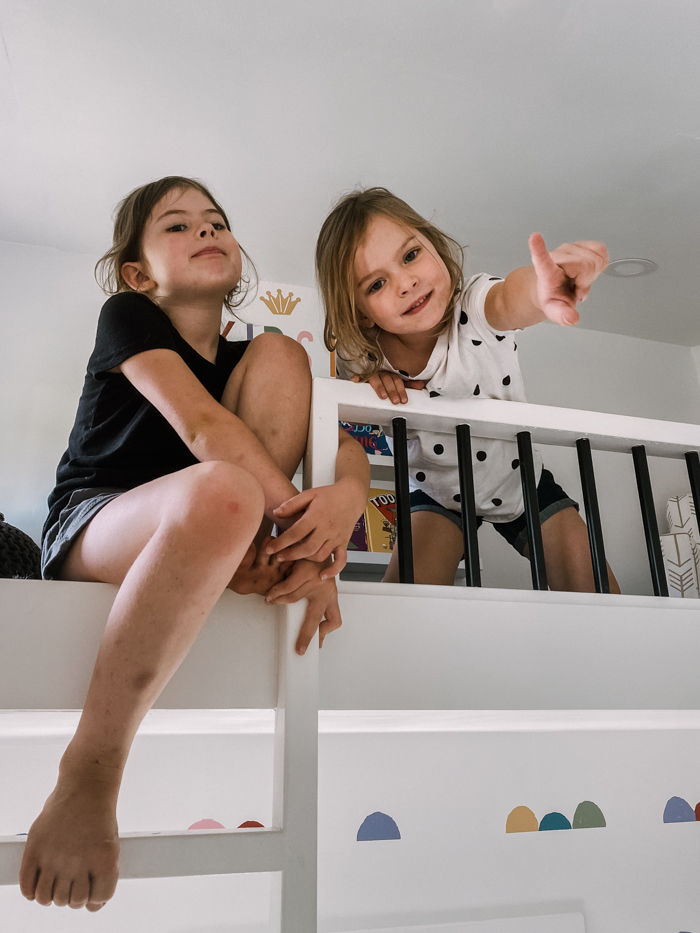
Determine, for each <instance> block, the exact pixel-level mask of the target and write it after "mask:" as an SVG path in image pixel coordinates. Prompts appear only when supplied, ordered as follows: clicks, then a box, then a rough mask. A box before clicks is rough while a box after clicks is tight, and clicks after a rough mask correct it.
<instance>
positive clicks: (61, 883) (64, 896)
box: [53, 875, 72, 907]
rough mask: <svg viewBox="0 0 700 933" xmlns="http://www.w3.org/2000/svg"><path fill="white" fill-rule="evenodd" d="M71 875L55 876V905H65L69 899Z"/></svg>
mask: <svg viewBox="0 0 700 933" xmlns="http://www.w3.org/2000/svg"><path fill="white" fill-rule="evenodd" d="M71 881H72V879H71V877H70V876H69V875H67V876H65V877H63V878H62V877H60V876H59V877H57V878H56V880H55V881H54V885H53V902H54V904H55V905H56V907H65V906H66V905H67V904H68V902H69V901H70V892H71Z"/></svg>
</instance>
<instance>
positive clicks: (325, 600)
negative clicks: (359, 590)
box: [265, 560, 343, 654]
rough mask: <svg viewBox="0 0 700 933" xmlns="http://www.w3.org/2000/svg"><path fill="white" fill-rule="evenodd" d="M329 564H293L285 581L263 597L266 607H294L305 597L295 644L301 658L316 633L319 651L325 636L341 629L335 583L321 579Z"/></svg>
mask: <svg viewBox="0 0 700 933" xmlns="http://www.w3.org/2000/svg"><path fill="white" fill-rule="evenodd" d="M329 564H330V561H323V562H321V563H314V562H313V561H310V560H298V561H296V563H295V564H294V566H293V567H292V570H291V573H290V574H289V575H288V577H287V578H286V580H284V581H282V582H281V583H278V584H276V586H273V587H272V589H271V590H270V592H269V593H268V594H267V596H266V597H265V602H266V603H268V604H270V605H274V604H275V603H295V602H297V600H299V599H303V598H304V597H305V596H306V597H307V598H308V600H309V605H308V606H307V609H306V615H305V616H304V621H303V623H302V626H301V629H300V630H299V637H298V638H297V643H296V651H297V654H304V652H305V651H306V649H307V648H308V647H309V644H310V643H311V639H312V638H313V637H314V635H315V634H316V631H317V630H318V635H319V645H320V647H323V639H324V638H325V637H326V635H327V634H328V633H329V632H334V631H335V630H336V629H337V628H340V626H341V625H342V622H343V620H342V619H341V617H340V608H339V607H338V591H337V589H336V585H335V580H334V579H333V578H331V579H326V580H324V579H323V577H322V573H323V572H324V570H327V569H328V568H329Z"/></svg>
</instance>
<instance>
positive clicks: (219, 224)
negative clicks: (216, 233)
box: [212, 220, 226, 230]
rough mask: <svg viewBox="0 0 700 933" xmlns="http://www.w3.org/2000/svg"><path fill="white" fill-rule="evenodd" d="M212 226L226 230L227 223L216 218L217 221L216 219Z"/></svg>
mask: <svg viewBox="0 0 700 933" xmlns="http://www.w3.org/2000/svg"><path fill="white" fill-rule="evenodd" d="M212 227H213V228H214V229H215V230H225V229H226V224H223V223H221V221H220V220H216V221H214V223H213V224H212Z"/></svg>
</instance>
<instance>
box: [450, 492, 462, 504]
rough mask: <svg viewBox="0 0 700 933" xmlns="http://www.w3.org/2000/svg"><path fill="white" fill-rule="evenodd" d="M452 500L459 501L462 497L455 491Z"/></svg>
mask: <svg viewBox="0 0 700 933" xmlns="http://www.w3.org/2000/svg"><path fill="white" fill-rule="evenodd" d="M452 501H453V502H461V501H462V497H461V496H460V494H459V493H457V495H456V496H452Z"/></svg>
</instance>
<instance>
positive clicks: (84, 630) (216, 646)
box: [0, 580, 318, 933]
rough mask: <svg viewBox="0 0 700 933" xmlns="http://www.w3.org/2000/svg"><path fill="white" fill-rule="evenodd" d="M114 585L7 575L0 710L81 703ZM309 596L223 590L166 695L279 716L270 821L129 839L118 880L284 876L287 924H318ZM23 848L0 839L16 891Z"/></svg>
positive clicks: (7, 878)
mask: <svg viewBox="0 0 700 933" xmlns="http://www.w3.org/2000/svg"><path fill="white" fill-rule="evenodd" d="M115 593H116V587H112V586H108V585H106V584H94V583H62V582H48V581H30V580H0V606H1V607H2V617H1V618H0V644H2V645H3V651H2V653H0V707H2V708H5V709H42V708H43V709H65V708H79V707H80V706H82V702H83V698H84V696H85V693H86V690H87V685H88V682H89V678H90V674H91V671H92V665H93V662H94V657H95V654H96V651H97V646H98V644H99V639H100V635H101V632H102V630H103V628H104V624H105V622H106V619H107V615H108V613H109V609H110V607H111V605H112V601H113V599H114V595H115ZM305 608H306V601H305V600H304V601H301V602H299V603H296V604H294V605H292V606H276V607H269V606H266V605H265V603H264V602H263V600H262V599H260V598H259V597H240V596H236V595H235V594H233V593H231V592H229V591H227V592H226V593H224V595H223V596H222V597H221V599H220V600H219V602H218V604H217V606H216V607H215V608H214V610H213V612H212V613H211V616H210V617H209V619H208V621H207V622H206V623H205V626H204V628H203V630H202V633H201V634H200V636H199V639H198V641H197V643H196V644H195V646H194V648H193V649H192V651H191V652H190V654H189V656H188V657H187V658H186V659H185V661H184V662H183V664H182V666H181V667H180V669H179V670H178V671H177V673H176V674H175V675H174V677H173V680H172V681H171V682H170V684H169V685H168V687H167V688H166V690H165V691H164V692H163V694H162V695H161V697H160V701H159V705H161V706H165V707H170V708H177V707H182V708H197V707H207V706H209V707H212V708H244V709H251V708H256V707H257V708H263V709H269V708H274V709H276V718H275V756H274V761H275V764H274V768H275V773H274V781H273V825H272V827H269V828H264V829H235V830H190V831H187V832H163V833H128V834H125V835H124V836H123V837H122V840H121V856H120V876H121V877H122V878H156V877H161V878H162V877H173V876H183V875H187V876H189V875H203V874H226V873H232V872H261V871H264V872H279V873H280V877H279V888H280V892H279V893H280V897H279V898H278V905H277V908H276V909H277V911H278V920H279V927H280V929H281V930H284V931H285V933H309V931H312V930H315V929H316V846H317V840H316V835H317V832H316V829H317V783H318V765H317V761H318V757H317V755H318V647H317V642H315V641H314V642H313V643H312V645H311V646H310V647H309V649H308V650H307V652H306V654H305V655H304V657H299V656H298V655H297V654H296V652H295V651H294V645H295V643H296V639H297V636H298V632H299V628H300V625H301V622H302V620H303V616H304V611H305ZM24 845H25V841H24V839H22V838H17V837H0V884H16V883H17V876H18V871H19V865H20V861H21V858H22V852H23V849H24Z"/></svg>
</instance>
